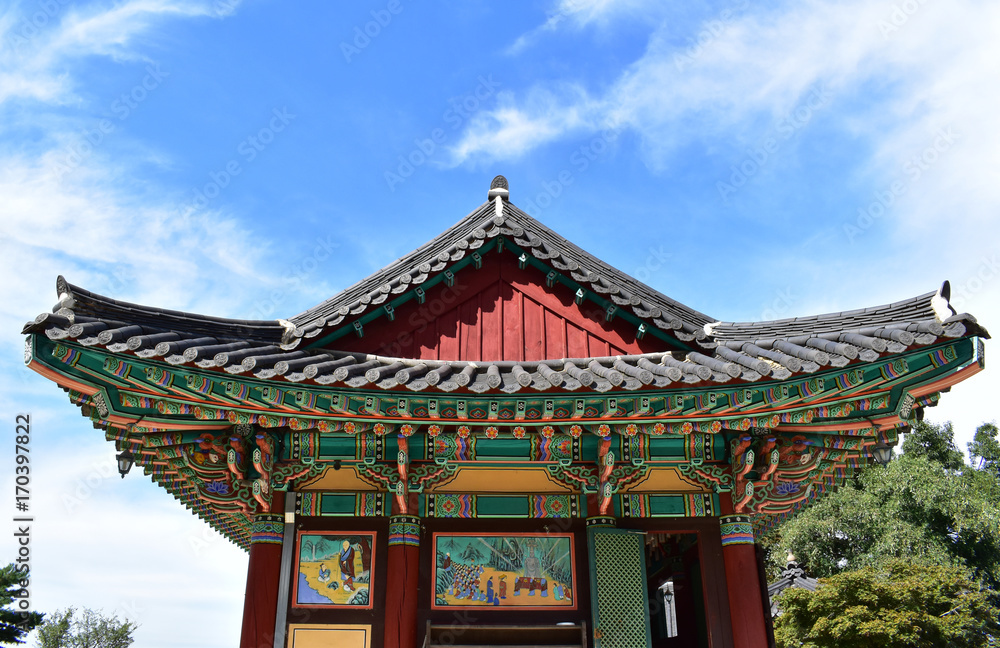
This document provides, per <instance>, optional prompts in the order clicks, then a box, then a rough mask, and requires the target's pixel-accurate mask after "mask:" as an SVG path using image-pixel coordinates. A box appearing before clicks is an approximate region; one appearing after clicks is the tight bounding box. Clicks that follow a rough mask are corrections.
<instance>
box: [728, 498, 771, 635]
mask: <svg viewBox="0 0 1000 648" xmlns="http://www.w3.org/2000/svg"><path fill="white" fill-rule="evenodd" d="M720 499H721V500H722V509H723V511H727V510H728V512H732V502H731V500H730V498H729V494H728V493H721V494H720ZM719 527H720V529H719V530H720V532H721V534H722V560H723V563H725V568H726V590H727V592H728V594H729V614H730V617H731V619H732V623H733V647H734V648H767V646H768V642H767V629H766V628H765V625H764V602H763V600H762V599H761V593H760V591H761V587H760V574H759V573H758V571H757V554H756V549H755V546H754V540H753V527H752V526H751V523H750V517H749V516H747V515H726V516H723V517H721V518H719Z"/></svg>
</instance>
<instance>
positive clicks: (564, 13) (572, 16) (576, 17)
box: [507, 0, 662, 55]
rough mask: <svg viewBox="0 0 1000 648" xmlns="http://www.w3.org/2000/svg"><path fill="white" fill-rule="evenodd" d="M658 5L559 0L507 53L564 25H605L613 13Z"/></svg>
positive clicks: (632, 1) (639, 0)
mask: <svg viewBox="0 0 1000 648" xmlns="http://www.w3.org/2000/svg"><path fill="white" fill-rule="evenodd" d="M657 6H660V7H662V5H661V4H660V3H651V2H648V0H559V2H557V3H556V4H555V6H554V7H553V8H552V9H551V10H550V11H549V12H548V15H547V17H546V19H545V22H543V23H542V24H541V25H539V26H538V27H536V28H534V29H532V30H531V31H529V32H527V33H525V34H522V35H521V36H520V37H518V39H517V40H516V41H514V42H513V43H512V44H511V45H510V47H508V48H507V53H508V54H511V55H516V54H520V53H521V52H522V51H524V50H525V49H527V48H529V47H531V46H532V45H533V44H534V43H535V42H537V40H538V39H539V38H542V37H544V36H545V35H546V34H550V33H552V32H555V31H556V30H558V29H562V28H565V27H566V26H571V27H573V28H576V29H579V28H581V27H584V26H586V25H590V24H593V23H599V24H604V23H607V22H608V21H609V20H610V19H611V18H612V17H614V16H618V15H623V14H625V15H628V14H634V13H637V12H638V11H639V10H642V11H644V12H647V13H648V12H649V11H652V10H654V9H656V7H657Z"/></svg>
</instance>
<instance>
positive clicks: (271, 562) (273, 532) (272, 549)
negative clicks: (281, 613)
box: [240, 491, 285, 648]
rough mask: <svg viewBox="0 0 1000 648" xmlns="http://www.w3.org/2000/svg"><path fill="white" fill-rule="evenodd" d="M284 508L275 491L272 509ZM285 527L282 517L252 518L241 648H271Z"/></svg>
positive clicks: (273, 515) (261, 516) (277, 515)
mask: <svg viewBox="0 0 1000 648" xmlns="http://www.w3.org/2000/svg"><path fill="white" fill-rule="evenodd" d="M284 506H285V494H284V493H282V492H280V491H277V492H275V493H274V494H273V495H272V496H271V507H272V510H278V511H281V510H283V509H284ZM284 527H285V516H284V515H283V514H280V513H275V514H272V513H260V514H257V515H256V516H254V520H253V535H252V536H251V539H250V564H249V566H248V567H247V589H246V594H245V595H244V599H243V630H242V632H241V634H240V648H273V645H274V623H275V620H276V617H277V612H278V585H279V581H280V573H281V542H282V536H283V534H284Z"/></svg>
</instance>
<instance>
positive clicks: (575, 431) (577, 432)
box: [569, 425, 583, 439]
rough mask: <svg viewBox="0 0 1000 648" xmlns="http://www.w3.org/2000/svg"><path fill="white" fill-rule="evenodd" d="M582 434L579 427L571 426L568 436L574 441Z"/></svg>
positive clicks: (581, 429)
mask: <svg viewBox="0 0 1000 648" xmlns="http://www.w3.org/2000/svg"><path fill="white" fill-rule="evenodd" d="M582 434H583V428H582V427H580V426H579V425H571V426H570V428H569V435H570V436H571V437H573V438H574V439H579V438H580V436H581V435H582Z"/></svg>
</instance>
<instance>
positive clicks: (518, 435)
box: [513, 425, 527, 439]
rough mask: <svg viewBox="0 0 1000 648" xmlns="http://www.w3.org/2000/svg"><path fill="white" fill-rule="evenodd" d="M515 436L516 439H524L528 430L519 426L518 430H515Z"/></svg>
mask: <svg viewBox="0 0 1000 648" xmlns="http://www.w3.org/2000/svg"><path fill="white" fill-rule="evenodd" d="M513 434H514V438H515V439H523V438H524V435H525V434H527V430H525V429H524V428H523V427H522V426H520V425H518V426H517V427H516V428H514V430H513Z"/></svg>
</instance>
